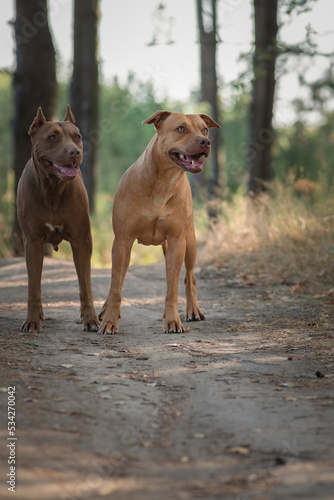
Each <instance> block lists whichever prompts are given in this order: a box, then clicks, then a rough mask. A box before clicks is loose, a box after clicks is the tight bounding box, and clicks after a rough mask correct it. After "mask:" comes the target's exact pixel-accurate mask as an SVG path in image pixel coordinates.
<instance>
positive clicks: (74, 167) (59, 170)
mask: <svg viewBox="0 0 334 500" xmlns="http://www.w3.org/2000/svg"><path fill="white" fill-rule="evenodd" d="M42 161H43V163H44V165H45V166H46V168H47V169H48V170H49V171H50V172H52V173H53V174H55V175H56V176H57V177H59V179H62V180H63V181H72V180H73V179H75V177H76V176H77V173H78V171H79V164H78V163H75V162H72V163H67V164H66V165H58V164H57V163H53V162H52V161H50V160H48V159H47V158H43V160H42Z"/></svg>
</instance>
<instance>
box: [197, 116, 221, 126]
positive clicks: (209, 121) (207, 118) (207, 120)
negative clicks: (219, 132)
mask: <svg viewBox="0 0 334 500" xmlns="http://www.w3.org/2000/svg"><path fill="white" fill-rule="evenodd" d="M199 116H200V117H201V118H202V120H204V121H205V123H206V124H207V126H208V127H209V128H210V127H215V128H220V125H218V123H216V122H215V121H214V120H213V119H212V118H211V116H209V115H204V114H201V115H199Z"/></svg>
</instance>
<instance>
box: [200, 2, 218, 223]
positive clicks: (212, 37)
mask: <svg viewBox="0 0 334 500" xmlns="http://www.w3.org/2000/svg"><path fill="white" fill-rule="evenodd" d="M196 2H197V20H198V29H199V41H200V67H201V88H200V97H199V100H200V102H208V103H209V104H210V114H211V117H212V118H213V119H214V120H215V121H216V122H217V123H219V106H218V86H217V69H216V67H217V61H216V53H217V0H211V17H212V19H211V23H210V24H211V26H210V27H209V28H206V27H205V21H204V11H203V0H196ZM219 137H220V133H219V129H216V128H214V129H212V130H211V131H210V139H211V162H212V175H211V178H210V179H209V185H208V190H209V197H210V198H215V197H217V195H218V191H219V188H220V165H219V157H218V151H219ZM211 215H212V216H213V217H214V216H215V214H214V213H213V214H211Z"/></svg>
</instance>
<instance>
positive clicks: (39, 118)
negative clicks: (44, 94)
mask: <svg viewBox="0 0 334 500" xmlns="http://www.w3.org/2000/svg"><path fill="white" fill-rule="evenodd" d="M44 123H46V118H45V116H44V114H43V111H42V108H41V107H39V108H38V110H37V115H36V116H35V118H34V121H33V122H32V124H31V125H30V128H29V131H28V134H29V135H30V136H32V135H34V134H35V132H37V130H38V129H39V128H40V127H41V126H42V125H43V124H44Z"/></svg>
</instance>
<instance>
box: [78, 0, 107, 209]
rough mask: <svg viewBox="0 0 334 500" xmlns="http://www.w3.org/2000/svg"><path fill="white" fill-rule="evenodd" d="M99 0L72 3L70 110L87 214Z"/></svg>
mask: <svg viewBox="0 0 334 500" xmlns="http://www.w3.org/2000/svg"><path fill="white" fill-rule="evenodd" d="M98 21H99V0H75V1H74V60H73V75H72V82H71V108H72V111H73V114H74V116H75V118H76V123H77V126H78V127H79V129H80V132H81V134H82V136H83V143H84V160H83V163H82V165H81V170H82V176H83V180H84V183H85V186H86V189H87V192H88V198H89V204H90V210H91V212H93V211H94V199H95V185H96V182H95V178H96V157H97V146H98V144H99V141H100V133H101V131H99V130H98Z"/></svg>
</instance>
